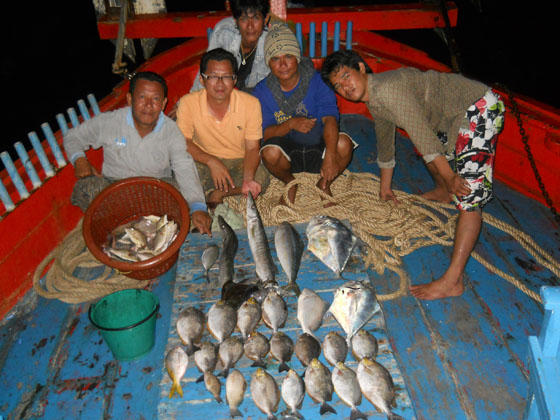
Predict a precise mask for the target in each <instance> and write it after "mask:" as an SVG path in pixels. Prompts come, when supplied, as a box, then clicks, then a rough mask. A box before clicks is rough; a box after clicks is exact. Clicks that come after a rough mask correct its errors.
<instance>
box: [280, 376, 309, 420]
mask: <svg viewBox="0 0 560 420" xmlns="http://www.w3.org/2000/svg"><path fill="white" fill-rule="evenodd" d="M304 397H305V385H304V384H303V380H302V379H301V376H299V375H298V373H297V372H296V371H295V370H293V369H290V370H289V371H288V374H287V375H286V377H285V378H284V380H283V381H282V399H283V400H284V402H285V403H286V406H287V407H288V408H289V409H290V411H289V415H290V416H293V417H295V418H298V419H303V416H302V415H301V413H300V412H299V411H298V409H299V408H301V403H302V402H303V398H304Z"/></svg>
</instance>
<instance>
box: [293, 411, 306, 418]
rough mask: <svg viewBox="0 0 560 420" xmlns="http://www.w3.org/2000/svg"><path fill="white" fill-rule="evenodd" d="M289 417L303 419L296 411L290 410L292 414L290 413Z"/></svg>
mask: <svg viewBox="0 0 560 420" xmlns="http://www.w3.org/2000/svg"><path fill="white" fill-rule="evenodd" d="M290 415H292V416H293V417H295V418H298V419H300V420H303V419H304V417H303V416H302V415H301V413H300V412H299V411H297V410H292V412H291V413H290Z"/></svg>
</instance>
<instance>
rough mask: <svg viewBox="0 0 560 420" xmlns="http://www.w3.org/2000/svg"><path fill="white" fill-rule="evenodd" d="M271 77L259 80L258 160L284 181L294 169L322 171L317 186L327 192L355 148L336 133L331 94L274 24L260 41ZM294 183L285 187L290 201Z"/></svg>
mask: <svg viewBox="0 0 560 420" xmlns="http://www.w3.org/2000/svg"><path fill="white" fill-rule="evenodd" d="M264 53H265V62H266V63H267V65H268V66H269V67H270V73H269V75H268V76H267V77H266V78H265V79H263V80H262V81H261V82H259V83H258V84H257V86H256V87H255V90H254V91H253V94H254V95H255V96H256V97H257V98H258V99H259V101H260V103H261V109H262V117H263V141H264V143H263V145H262V147H261V158H262V161H263V163H264V165H265V166H266V167H267V169H268V170H269V172H270V173H271V174H272V175H274V176H275V177H276V178H278V179H280V180H281V181H282V182H284V183H285V184H287V183H289V182H290V181H292V180H293V179H295V178H294V175H293V174H294V173H298V172H310V173H316V174H320V175H321V177H320V179H319V181H318V182H317V186H318V187H319V188H321V189H322V190H323V191H325V192H326V193H327V194H329V195H332V194H331V190H330V185H331V183H332V182H333V181H334V180H335V179H336V177H337V176H338V175H340V174H341V173H342V171H344V169H346V167H347V166H348V164H349V163H350V160H351V159H352V151H353V149H354V147H355V143H354V142H353V140H352V139H351V138H350V137H349V136H348V135H347V134H344V133H339V131H338V118H339V113H338V108H337V105H336V97H335V95H334V92H333V91H332V90H331V89H330V88H329V87H328V86H327V85H326V84H325V83H324V82H323V80H322V79H321V76H320V75H319V73H318V72H317V71H316V70H315V67H314V66H313V62H312V61H311V60H310V59H306V58H302V57H301V53H300V47H299V44H298V42H297V39H296V37H295V35H294V34H293V32H292V31H291V30H290V29H289V28H288V27H287V26H286V25H285V24H276V25H273V26H272V27H271V28H270V30H269V32H268V34H267V36H266V39H265V43H264ZM296 192H297V186H294V187H292V188H291V189H290V190H289V191H288V199H289V200H290V202H292V203H293V202H294V200H295V197H296Z"/></svg>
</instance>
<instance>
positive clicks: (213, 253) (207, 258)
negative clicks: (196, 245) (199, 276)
mask: <svg viewBox="0 0 560 420" xmlns="http://www.w3.org/2000/svg"><path fill="white" fill-rule="evenodd" d="M219 254H220V248H218V246H217V245H214V244H211V245H208V246H207V247H206V248H204V251H203V252H202V257H201V260H202V266H203V267H204V278H205V279H206V281H207V282H208V283H210V278H209V277H208V273H209V272H210V269H211V268H212V266H213V265H214V263H215V262H216V260H217V259H218V255H219Z"/></svg>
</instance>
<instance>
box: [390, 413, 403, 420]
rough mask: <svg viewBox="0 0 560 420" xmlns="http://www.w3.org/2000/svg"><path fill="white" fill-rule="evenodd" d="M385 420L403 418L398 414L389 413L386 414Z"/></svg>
mask: <svg viewBox="0 0 560 420" xmlns="http://www.w3.org/2000/svg"><path fill="white" fill-rule="evenodd" d="M387 420H404V418H403V417H401V416H399V415H398V414H395V413H389V414H387Z"/></svg>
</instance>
